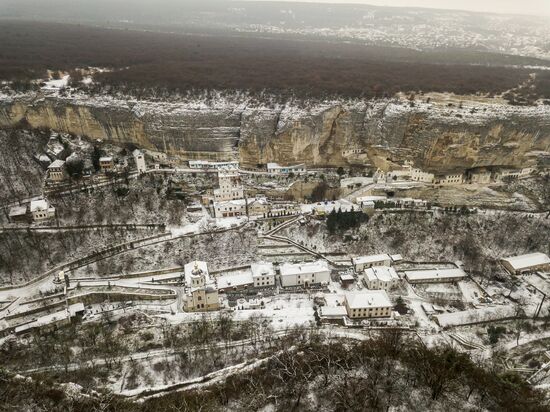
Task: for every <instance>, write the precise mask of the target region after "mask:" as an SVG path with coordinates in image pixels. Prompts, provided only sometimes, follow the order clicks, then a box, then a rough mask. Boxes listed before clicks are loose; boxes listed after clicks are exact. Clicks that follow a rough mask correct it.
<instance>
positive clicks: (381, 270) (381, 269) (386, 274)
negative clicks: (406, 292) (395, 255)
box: [365, 266, 399, 282]
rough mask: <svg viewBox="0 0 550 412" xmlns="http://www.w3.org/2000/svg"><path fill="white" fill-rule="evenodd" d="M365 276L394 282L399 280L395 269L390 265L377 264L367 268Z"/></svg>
mask: <svg viewBox="0 0 550 412" xmlns="http://www.w3.org/2000/svg"><path fill="white" fill-rule="evenodd" d="M365 277H366V278H367V279H368V280H369V281H376V280H379V281H381V282H392V281H395V280H399V276H397V272H396V271H395V269H394V268H392V267H389V266H375V267H371V268H368V269H365Z"/></svg>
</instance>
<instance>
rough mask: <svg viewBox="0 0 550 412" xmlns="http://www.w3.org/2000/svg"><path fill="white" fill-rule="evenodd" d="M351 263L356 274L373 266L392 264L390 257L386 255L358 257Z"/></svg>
mask: <svg viewBox="0 0 550 412" xmlns="http://www.w3.org/2000/svg"><path fill="white" fill-rule="evenodd" d="M351 261H352V263H353V267H354V269H355V271H356V272H362V271H363V270H365V269H366V268H371V267H373V266H391V263H392V260H391V257H390V255H388V254H387V253H384V254H380V255H371V256H359V257H356V258H353V259H352V260H351Z"/></svg>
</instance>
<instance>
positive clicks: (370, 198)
mask: <svg viewBox="0 0 550 412" xmlns="http://www.w3.org/2000/svg"><path fill="white" fill-rule="evenodd" d="M387 199H388V198H387V197H386V196H361V197H358V198H356V199H355V202H356V203H357V204H361V203H366V202H378V201H380V200H382V201H383V200H387Z"/></svg>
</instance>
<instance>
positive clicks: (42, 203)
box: [29, 199, 55, 222]
mask: <svg viewBox="0 0 550 412" xmlns="http://www.w3.org/2000/svg"><path fill="white" fill-rule="evenodd" d="M29 211H30V214H31V217H32V220H33V221H35V222H40V221H42V220H47V219H53V218H54V217H55V207H53V206H51V205H50V204H49V203H48V201H47V200H46V199H36V200H31V203H30V205H29Z"/></svg>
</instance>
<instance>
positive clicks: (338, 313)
mask: <svg viewBox="0 0 550 412" xmlns="http://www.w3.org/2000/svg"><path fill="white" fill-rule="evenodd" d="M319 312H320V313H319V315H320V316H321V317H324V318H340V317H343V316H347V314H348V312H347V310H346V307H345V306H321V307H320V308H319Z"/></svg>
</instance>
